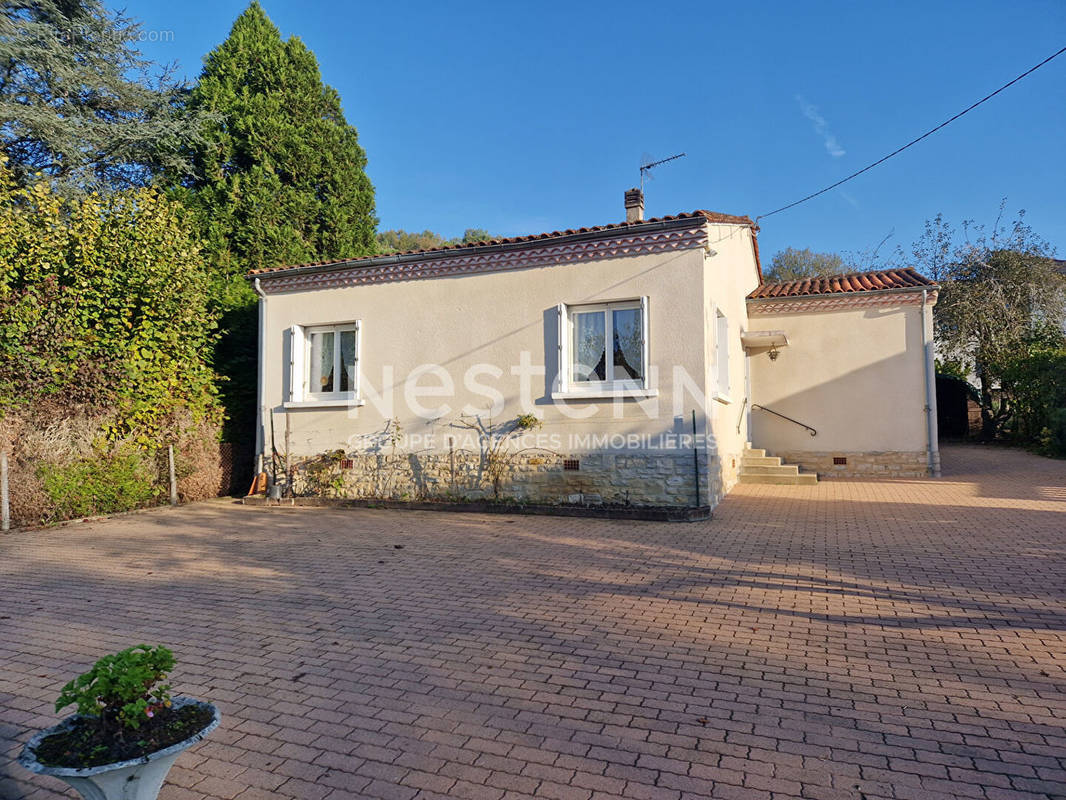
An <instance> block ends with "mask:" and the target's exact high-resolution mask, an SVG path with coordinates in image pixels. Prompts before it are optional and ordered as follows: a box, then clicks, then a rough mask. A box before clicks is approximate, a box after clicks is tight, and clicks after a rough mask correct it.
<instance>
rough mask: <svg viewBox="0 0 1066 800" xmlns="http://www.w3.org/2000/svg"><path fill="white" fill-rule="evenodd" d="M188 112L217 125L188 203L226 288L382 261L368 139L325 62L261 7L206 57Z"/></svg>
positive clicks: (208, 136)
mask: <svg viewBox="0 0 1066 800" xmlns="http://www.w3.org/2000/svg"><path fill="white" fill-rule="evenodd" d="M189 108H190V110H192V111H194V112H197V113H202V114H204V115H211V116H213V119H212V120H211V121H210V122H208V123H207V126H206V129H205V131H204V140H205V141H204V142H203V143H202V144H198V145H196V146H195V148H194V152H193V158H192V160H193V164H194V169H193V173H192V175H191V176H188V177H186V179H185V180H183V181H181V187H180V189H179V195H181V196H182V199H183V200H184V201H185V202H186V204H187V205H188V206H189V207H190V208H191V209H192V210H193V211H194V213H196V214H197V216H198V217H199V218H200V220H201V226H202V229H203V231H204V235H205V238H206V240H207V249H208V252H209V254H210V256H211V257H212V258H213V260H214V264H215V266H216V268H217V270H218V273H219V277H220V278H222V279H224V280H226V279H228V280H229V282H230V283H232V284H233V288H236V286H237V285H238V284H236V282H235V281H234V279H239V277H240V276H241V275H243V273H245V272H246V271H247V270H249V269H258V268H262V267H273V266H278V265H282V264H297V263H301V262H306V261H319V260H326V259H333V258H350V257H355V256H360V255H364V254H367V253H371V252H373V249H374V232H375V227H376V224H377V220H376V218H375V216H374V188H373V186H372V185H371V183H370V179H369V178H368V177H367V175H366V172H365V168H366V154H365V152H364V151H363V148H362V147H360V145H359V137H358V134H357V133H356V130H355V128H354V127H352V126H351V125H349V124H348V123H347V122H346V121H345V118H344V112H343V111H342V110H341V102H340V95H338V94H337V92H336V90H334V89H333V88H331V87H329V86H326V85H325V84H323V83H322V76H321V73H320V72H319V68H318V61H317V60H316V58H315V56H314V53H312V52H311V51H310V50H308V49H307V47H306V46H305V45H304V43H303V42H301V41H300V40H299V39H298V38H296V37H291V38H289V39H288V40H285V41H283V40H282V38H281V33H280V31H279V30H278V28H277V27H276V26H275V25H274V24H273V23H272V22H271V21H270V19H269V18H268V17H267V15H266V13H265V12H264V11H263V9H262V7H261V6H260V5H259V3H257V2H253V3H252V4H251V5H250V6H248V8H247V9H246V10H245V11H244V13H242V14H241V15H240V16H239V17H238V18H237V20H236V22H235V23H234V24H233V29H232V30H231V31H230V35H229V38H227V39H226V41H225V42H223V43H222V44H221V45H219V46H218V47H217V48H216V49H215V50H214V51H213V52H212V53H210V54H209V55H208V56H207V58H206V60H205V66H204V70H203V73H202V75H201V76H200V80H199V83H198V85H197V86H196V87H195V88H194V89H193V91H192V93H191V96H190V98H189ZM237 294H238V295H240V292H237ZM234 299H235V298H234ZM224 304H229V303H227V302H225V300H224Z"/></svg>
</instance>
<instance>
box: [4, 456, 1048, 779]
mask: <svg viewBox="0 0 1066 800" xmlns="http://www.w3.org/2000/svg"><path fill="white" fill-rule="evenodd" d="M944 461H945V465H946V468H947V470H946V471H947V473H948V474H947V475H946V477H945V478H944V479H942V480H939V481H917V480H899V481H885V482H873V481H836V482H823V483H821V484H819V485H818V486H815V487H789V486H745V487H739V488H738V489H737V490H736V491H735V492H734V493H733V494H732V495H730V497H729V498H728V499H727V500H726V501H725V503H723V504H722V505H721V506H720V508H719V510H718V511H717V513H716V517H715V519H714V520H713V521H711V522H709V523H698V524H690V525H684V524H661V523H659V524H656V523H617V522H606V521H590V520H572V519H564V518H534V519H528V518H513V519H511V518H507V517H497V516H479V515H452V514H430V513H414V512H411V513H407V512H387V511H373V510H366V511H344V512H340V511H323V510H313V509H300V510H295V511H281V512H279V511H266V510H262V509H252V508H244V507H241V506H235V505H233V504H231V503H229V502H225V501H219V502H214V503H205V504H201V505H196V506H193V507H189V508H183V509H178V510H174V511H172V510H163V511H156V512H151V513H146V514H139V515H133V516H127V517H123V518H120V519H115V520H111V521H105V522H94V523H91V524H81V525H74V526H71V527H67V528H63V529H58V530H52V531H47V532H35V533H16V534H12V535H9V536H5V537H3V538H0V602H2V608H0V797H3V798H5V800H6V799H7V798H20V797H32V798H55V797H58V796H60V788H59V784H58V783H55V782H53V781H51V780H50V779H41V778H34V779H29V778H28V776H27V774H26V773H24V772H22V771H21V770H20V769H19V768H18V767H17V766H16V765H14V764H12V763H11V762H10V759H11V758H13V756H14V755H15V753H16V752H17V750H18V747H19V746H20V745H19V742H20V741H22V740H24V739H25V738H26V736H27V735H28V730H29V729H32V728H36V727H38V726H43V725H46V724H49V723H50V722H52V721H53V720H54V719H55V715H54V714H53V713H52V711H51V708H50V704H51V703H52V701H53V700H54V698H55V696H56V693H57V691H58V689H59V687H60V686H61V685H62V684H63V683H64V682H65V681H66V680H67V679H68V678H69V677H70V676H71V675H72V674H74V673H75V672H77V671H80V670H82V669H83V668H84V667H86V666H88V665H89V664H90V663H91V662H92V661H93V660H94V659H95V658H96V657H98V656H99V655H102V654H103V653H105V652H110V651H113V650H116V649H119V648H121V647H124V646H127V645H130V644H133V643H139V642H141V641H145V642H151V643H154V642H160V643H165V644H167V645H169V646H170V647H172V648H173V649H174V650H175V652H176V654H177V657H178V659H179V667H178V670H176V673H175V676H174V677H175V678H176V680H177V682H178V685H179V688H180V689H181V690H183V691H184V692H186V693H189V694H193V695H197V696H200V697H206V698H210V699H213V700H214V701H216V702H217V703H218V704H219V705H220V706H221V708H222V710H223V714H224V722H223V726H222V728H220V729H219V730H218V731H217V732H216V733H215V734H214V735H213V736H212V737H211V739H210V740H209V741H208V742H207V743H205V744H202V745H200V746H199V747H198V748H197V749H195V750H193V751H191V752H189V753H187V754H185V755H184V756H182V758H181V760H180V761H179V762H178V767H176V768H175V769H174V771H173V772H172V773H171V781H170V783H169V784H168V786H167V787H166V788H165V789H164V791H163V793H162V795H161V796H162V798H164V800H193V798H196V799H197V800H199V799H200V798H224V799H226V800H228V799H229V798H241V799H242V800H252V799H253V798H260V797H262V798H267V797H270V798H274V797H276V798H299V800H316V799H317V798H329V799H330V800H343V799H344V798H349V797H371V798H414V797H418V798H431V797H469V798H503V797H508V798H522V797H540V798H598V799H599V798H603V799H606V798H612V797H627V798H681V797H693V798H694V797H715V798H731V797H740V798H768V797H776V798H784V797H806V798H855V800H859V799H860V798H867V799H870V798H879V797H896V798H938V797H976V798H982V797H984V798H1001V797H1003V798H1006V797H1012V798H1022V797H1041V798H1046V797H1064V796H1066V729H1064V725H1066V721H1064V720H1066V716H1064V715H1066V462H1054V461H1047V460H1043V459H1038V458H1035V457H1032V456H1028V455H1025V454H1021V453H1015V452H1010V451H1002V450H985V449H980V448H970V449H949V450H947V451H945V454H944Z"/></svg>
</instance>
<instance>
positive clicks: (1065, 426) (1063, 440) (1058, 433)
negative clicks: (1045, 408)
mask: <svg viewBox="0 0 1066 800" xmlns="http://www.w3.org/2000/svg"><path fill="white" fill-rule="evenodd" d="M1045 430H1046V432H1047V439H1046V444H1045V448H1046V450H1047V452H1048V453H1049V454H1050V455H1053V456H1059V457H1066V408H1056V409H1055V410H1054V411H1052V412H1051V413H1050V414H1049V415H1048V427H1047V428H1046V429H1045Z"/></svg>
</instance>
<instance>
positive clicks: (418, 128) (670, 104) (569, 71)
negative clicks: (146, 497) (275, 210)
mask: <svg viewBox="0 0 1066 800" xmlns="http://www.w3.org/2000/svg"><path fill="white" fill-rule="evenodd" d="M263 6H264V8H265V9H266V11H267V13H268V14H269V15H270V17H271V18H272V19H273V20H274V22H275V23H276V24H277V25H278V26H279V27H280V28H281V30H282V33H283V34H284V35H285V36H288V35H293V34H295V35H297V36H299V37H300V38H301V39H303V41H304V42H306V43H307V44H308V46H310V47H311V49H312V50H314V52H315V54H316V55H317V56H318V60H319V64H320V65H321V68H322V73H323V77H324V79H325V81H326V82H327V83H329V84H331V85H333V86H334V87H336V89H337V90H338V91H339V92H340V94H341V98H342V100H343V103H344V110H345V113H346V115H347V117H348V120H349V122H351V123H352V124H354V125H355V126H356V127H357V128H358V130H359V134H360V140H361V142H362V144H363V146H364V147H365V148H366V150H367V154H368V157H369V173H370V177H371V179H372V180H373V182H374V185H375V187H376V190H377V208H378V215H379V217H380V219H381V228H382V229H385V228H406V229H408V230H422V229H426V228H428V229H431V230H435V231H437V232H439V233H442V234H444V235H446V236H454V235H458V234H461V233H462V231H463V229H465V228H468V227H480V228H486V229H488V230H489V231H491V232H492V233H494V234H498V235H508V236H510V235H519V234H525V233H537V232H540V231H547V230H557V229H564V228H576V227H581V226H587V225H597V224H603V223H607V222H616V221H619V220H620V219H622V218H623V217H624V209H623V205H622V194H623V192H624V190H625V189H626V188H628V187H630V186H634V185H636V183H637V182H638V177H639V176H638V165H639V162H640V159H641V157H642V156H643V155H644V154H646V153H647V154H651V155H654V156H656V157H660V158H661V157H664V156H668V155H671V154H673V153H677V152H682V151H683V152H686V153H687V154H688V156H687V157H686V158H685V159H682V160H680V161H678V162H675V163H672V164H669V165H667V166H664V167H662V168H661V169H659V170H658V171H657V174H656V177H655V179H654V180H653V181H652V182H650V183H649V184H648V186H647V207H648V213H649V215H650V216H659V215H663V214H672V213H676V212H679V211H691V210H694V209H697V208H707V209H711V210H715V211H724V212H727V213H734V214H749V215H751V216H753V217H754V216H756V215H758V214H763V213H766V212H768V211H771V210H773V209H775V208H777V207H779V206H782V205H784V204H786V203H788V202H791V201H792V200H795V199H798V198H799V197H802V196H803V195H805V194H808V193H810V192H812V191H814V190H816V189H819V188H821V187H823V186H825V185H827V184H829V183H832V182H833V181H835V180H837V179H839V178H840V177H843V176H844V175H846V174H848V173H849V172H852V171H854V170H856V169H858V168H860V167H862V166H865V165H866V164H867V163H869V162H871V161H874V160H876V159H877V158H880V157H881V156H883V155H885V154H886V153H888V152H890V151H891V150H894V149H895V148H896V147H898V146H900V145H901V144H903V143H905V142H907V141H909V140H910V139H912V138H914V137H915V136H917V135H919V134H920V133H923V132H924V131H925V130H927V129H929V128H931V127H933V126H935V125H937V124H939V123H940V122H942V121H943V120H944V119H946V118H948V117H949V116H951V115H952V114H955V113H956V112H958V111H960V110H962V109H963V108H965V107H966V106H967V105H969V104H970V103H972V102H973V101H975V100H977V99H979V98H980V97H982V96H984V95H985V94H987V93H988V92H990V91H992V90H993V89H995V88H997V87H998V86H1000V85H1001V84H1003V83H1005V82H1006V81H1007V80H1009V79H1011V78H1013V77H1015V76H1016V75H1018V74H1020V73H1021V72H1023V71H1025V70H1026V69H1028V68H1029V67H1031V66H1032V65H1034V64H1036V63H1037V62H1038V61H1040V60H1042V59H1043V58H1045V57H1046V56H1048V55H1050V54H1051V53H1053V52H1054V51H1056V50H1058V49H1059V48H1060V47H1062V46H1063V45H1066V2H1062V0H1047V1H1046V2H1040V1H1039V0H1033V1H1031V2H1016V3H1011V4H1004V3H1002V2H983V1H978V0H975V1H974V2H952V3H949V2H929V0H925V1H924V2H893V3H884V4H871V3H855V2H840V3H831V2H825V3H812V4H798V3H791V2H789V3H786V2H782V3H772V2H768V3H745V4H736V3H731V4H726V3H691V4H680V5H673V6H662V5H658V4H652V3H631V2H611V3H606V2H604V3H581V2H569V3H556V2H541V3H535V4H528V3H524V4H519V3H506V2H505V3H500V2H495V3H474V2H468V3H458V2H440V1H439V0H438V1H437V2H425V3H422V2H408V3H355V2H335V3H324V2H299V3H297V2H287V1H286V0H263ZM808 6H809V7H808ZM124 7H125V9H126V11H127V12H128V13H129V14H130V15H132V16H134V17H136V18H138V19H140V20H141V21H142V23H143V25H144V28H145V30H146V31H148V32H152V31H169V32H172V35H170V34H168V35H167V36H166V37H164V38H169V39H171V40H170V41H160V42H155V43H153V42H148V43H146V44H145V45H144V46H143V49H144V51H145V53H146V54H147V55H149V56H150V57H152V58H154V59H156V60H159V61H167V62H177V64H178V66H179V71H180V72H181V73H182V74H185V75H187V76H188V77H189V78H190V79H195V77H196V76H197V75H198V74H199V71H200V67H201V64H202V58H203V56H204V55H205V54H206V53H207V52H208V51H209V50H211V49H212V48H214V47H215V46H216V45H217V44H218V43H219V42H221V41H222V40H223V39H224V38H225V37H226V35H227V34H228V33H229V28H230V26H231V24H232V22H233V19H234V18H235V17H236V16H237V15H238V14H239V13H240V12H241V11H242V10H243V8H244V7H245V3H244V2H243V0H238V1H237V2H230V1H229V0H186V2H184V3H181V4H163V3H158V2H157V1H156V0H133V1H132V2H129V3H128V4H126V5H125V6H124ZM1064 145H1066V55H1063V56H1060V57H1059V58H1058V59H1056V60H1055V61H1053V62H1051V63H1050V64H1048V65H1047V66H1045V67H1043V68H1042V69H1040V70H1038V71H1037V72H1036V73H1034V74H1033V75H1031V76H1030V77H1028V78H1026V79H1025V80H1024V81H1022V82H1021V83H1019V84H1017V85H1015V86H1014V87H1012V88H1011V89H1008V90H1007V92H1005V93H1004V94H1002V95H999V96H998V97H996V98H994V99H993V100H991V101H990V102H988V103H986V104H985V105H983V106H981V107H980V108H978V109H977V110H975V111H973V112H971V113H970V114H968V115H967V116H966V117H963V118H962V119H961V120H958V121H957V122H955V123H952V125H950V126H949V127H948V128H946V129H945V130H943V131H941V132H939V133H937V134H935V135H934V136H933V137H932V138H930V139H927V140H926V141H925V142H922V143H921V144H919V145H917V146H916V147H914V148H912V149H911V150H908V151H906V152H905V153H903V154H901V155H900V156H897V157H896V158H894V159H892V160H890V161H889V162H887V163H886V164H884V165H882V166H880V167H878V168H877V169H875V170H873V171H871V172H870V173H867V174H866V175H863V176H861V177H859V178H858V179H856V180H854V181H852V182H850V183H849V184H847V185H846V186H844V187H841V189H837V190H834V191H832V192H830V193H828V194H826V195H823V196H822V197H820V198H818V199H816V200H814V201H811V202H808V203H806V204H804V205H802V206H800V207H798V208H795V209H792V210H790V211H787V212H784V213H782V214H779V215H777V216H774V217H772V218H770V219H768V220H764V221H763V222H762V233H761V236H760V243H761V246H762V249H763V252H764V254H765V256H764V257H765V258H767V259H768V258H769V255H771V254H773V253H774V252H776V251H777V250H779V249H782V248H784V247H787V246H793V247H801V248H802V247H811V248H814V249H816V250H833V251H842V252H862V251H870V250H872V249H873V248H874V247H876V246H877V245H878V243H879V242H880V241H881V240H882V239H884V238H885V237H886V236H889V235H890V234H891V238H890V239H889V241H888V243H887V244H886V245H885V246H884V248H883V252H884V251H888V250H890V249H891V248H892V247H893V246H894V245H897V244H898V245H902V246H903V247H904V248H909V245H910V243H911V242H912V241H913V240H914V239H915V238H916V237H917V236H918V235H919V233H920V232H921V227H922V223H923V221H924V220H925V219H926V218H928V217H931V216H933V215H934V214H936V213H937V212H938V211H942V212H944V214H945V215H946V216H948V217H949V218H950V219H951V220H953V221H955V222H959V221H961V220H964V219H974V220H976V221H978V222H988V223H991V222H992V221H993V220H994V219H995V216H996V212H997V208H998V206H999V202H1000V199H1001V198H1003V197H1006V198H1008V202H1009V207H1010V208H1011V209H1012V210H1016V209H1019V208H1024V209H1026V211H1027V219H1028V221H1029V223H1030V224H1031V225H1032V226H1033V227H1034V228H1035V229H1036V231H1037V232H1038V233H1040V234H1042V235H1043V236H1044V237H1045V238H1046V239H1048V240H1049V241H1050V242H1051V243H1052V244H1053V245H1055V246H1056V247H1057V249H1058V251H1059V255H1060V257H1062V254H1063V252H1064V251H1066V187H1064V182H1066V181H1064V179H1066V146H1064Z"/></svg>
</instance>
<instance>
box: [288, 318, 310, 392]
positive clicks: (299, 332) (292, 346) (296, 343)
mask: <svg viewBox="0 0 1066 800" xmlns="http://www.w3.org/2000/svg"><path fill="white" fill-rule="evenodd" d="M305 349H306V343H305V337H304V329H303V327H302V326H300V325H293V326H292V327H291V328H289V401H290V402H293V403H298V402H300V401H301V400H303V399H304V397H305V396H306V395H305V392H304V382H305V375H304V350H305Z"/></svg>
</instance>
